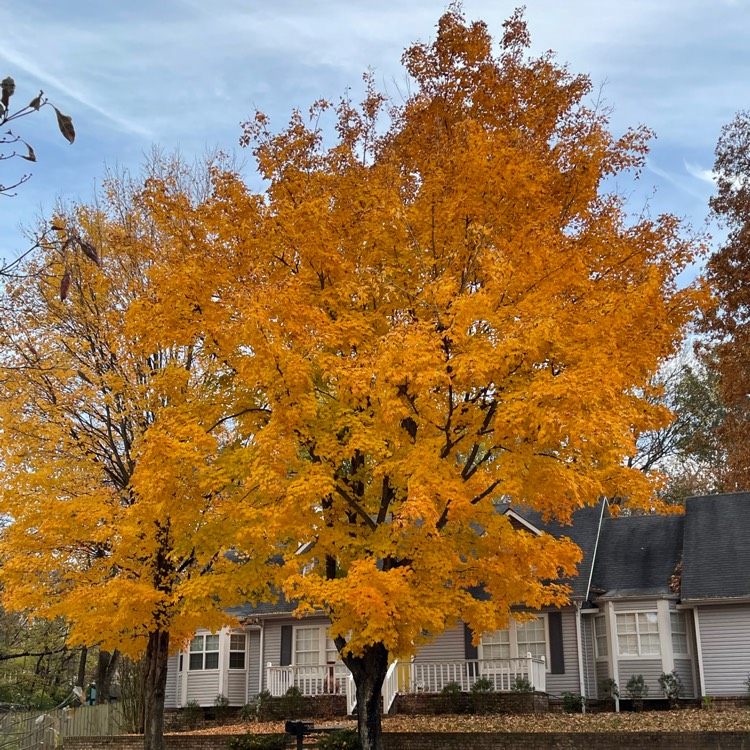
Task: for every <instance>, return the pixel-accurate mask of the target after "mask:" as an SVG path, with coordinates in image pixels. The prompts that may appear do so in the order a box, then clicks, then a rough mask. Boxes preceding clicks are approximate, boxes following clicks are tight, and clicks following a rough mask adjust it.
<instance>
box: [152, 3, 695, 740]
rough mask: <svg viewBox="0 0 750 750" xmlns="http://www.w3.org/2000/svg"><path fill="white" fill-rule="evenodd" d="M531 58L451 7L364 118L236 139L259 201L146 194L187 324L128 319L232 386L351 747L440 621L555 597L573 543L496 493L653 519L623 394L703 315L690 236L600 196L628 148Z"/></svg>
mask: <svg viewBox="0 0 750 750" xmlns="http://www.w3.org/2000/svg"><path fill="white" fill-rule="evenodd" d="M528 45H529V38H528V32H527V29H526V26H525V24H524V22H523V19H522V17H521V16H520V14H516V15H515V16H513V17H512V18H511V19H510V20H509V21H508V22H507V23H506V24H505V30H504V35H503V38H502V40H501V44H500V50H499V53H497V54H495V53H493V41H492V39H491V37H490V35H489V33H488V31H487V28H486V27H485V25H484V24H483V23H466V22H465V21H464V19H463V17H462V16H461V14H460V12H459V11H458V10H457V9H455V8H454V9H452V10H451V11H449V12H448V13H446V14H445V15H444V16H443V17H442V18H441V20H440V22H439V26H438V33H437V38H436V39H435V41H434V42H432V43H430V44H416V45H414V46H413V47H411V48H410V49H408V50H407V51H406V53H405V54H404V58H403V62H404V65H405V67H406V72H407V73H408V75H409V77H410V81H411V84H410V91H411V92H412V93H410V94H409V95H408V96H407V97H406V98H405V101H404V102H403V103H402V104H394V103H392V102H390V101H387V100H386V98H385V97H384V96H382V95H381V94H380V93H378V91H376V89H375V87H374V85H373V82H372V80H370V79H368V80H367V95H366V98H365V100H364V102H363V103H362V104H361V105H360V106H355V105H353V104H352V103H351V102H350V101H348V100H346V101H343V102H341V103H340V104H339V105H338V106H336V107H330V106H329V105H328V104H327V103H326V102H318V103H316V104H315V105H314V106H313V107H312V108H311V111H310V118H309V119H307V118H306V117H305V116H303V115H302V114H301V113H299V112H297V113H295V114H294V115H293V117H292V119H291V121H290V123H289V125H288V127H286V128H285V129H284V130H282V131H281V132H274V131H273V130H272V129H271V127H270V125H269V123H268V120H267V118H266V117H265V116H263V115H262V114H258V115H256V117H255V118H254V119H253V120H252V121H250V122H249V123H247V125H246V126H245V134H244V137H243V143H244V144H245V145H247V146H250V147H251V148H252V149H253V153H254V155H255V156H256V158H257V161H258V166H259V170H260V172H261V175H262V177H263V178H264V179H265V181H266V185H267V187H266V189H265V190H264V191H263V193H262V194H260V195H252V194H251V193H250V192H249V191H248V190H247V189H246V188H245V187H244V186H243V185H242V183H241V182H240V180H239V179H238V178H237V177H235V176H231V175H224V176H219V175H217V177H216V181H215V188H214V189H215V199H216V200H215V204H214V209H213V210H212V211H211V212H206V211H205V210H202V209H201V210H196V209H190V207H189V206H187V205H186V203H185V201H184V200H183V199H182V196H181V194H180V191H179V190H175V189H174V188H173V187H172V186H170V185H169V184H168V183H153V184H152V185H151V186H150V191H149V194H150V200H151V210H152V211H153V212H154V215H155V216H157V217H158V218H157V221H158V222H160V223H161V226H163V231H164V233H165V234H166V235H168V236H176V235H177V234H178V232H179V231H180V228H181V227H182V228H183V230H182V241H181V242H180V243H179V244H178V245H176V246H174V247H173V248H172V250H171V256H170V255H169V252H167V253H166V254H165V255H163V256H162V261H163V263H164V267H165V268H168V269H169V272H168V275H169V276H170V278H171V280H172V283H173V284H174V285H175V287H176V288H180V289H181V290H182V292H183V293H185V290H190V291H189V292H187V294H188V295H191V294H192V295H193V296H192V299H193V309H199V310H200V314H194V315H192V316H191V317H190V320H189V321H187V320H183V321H177V320H176V319H175V311H174V305H173V303H172V301H171V300H168V301H167V302H168V303H167V304H166V305H164V304H155V305H154V307H153V308H152V310H151V313H150V316H149V317H150V320H151V321H152V324H153V325H155V326H156V327H157V328H158V327H159V326H164V327H169V326H174V325H187V326H188V329H190V327H191V326H192V327H193V330H196V331H202V332H204V333H205V332H206V331H207V330H208V331H210V332H209V333H208V336H209V337H210V338H211V339H212V340H214V341H216V342H218V344H217V345H218V346H220V347H221V348H222V351H221V355H220V356H221V358H222V359H223V360H224V361H225V362H226V363H228V365H229V366H230V367H231V369H232V371H233V372H235V373H237V380H238V381H241V382H242V383H243V385H244V391H243V393H242V398H240V400H239V401H236V402H235V405H234V407H233V408H232V411H233V412H234V413H235V414H238V415H239V414H241V415H242V416H241V417H238V418H237V419H236V420H235V421H234V423H233V424H234V426H235V428H236V429H237V430H238V432H239V433H240V434H243V435H244V436H245V439H246V451H247V460H246V469H247V474H246V477H245V480H244V481H245V485H246V488H247V499H252V498H256V499H257V500H256V502H258V503H259V502H260V500H261V499H263V500H264V501H266V502H269V503H270V505H269V506H268V507H270V508H272V512H271V513H269V514H268V517H267V519H266V521H265V528H266V530H267V532H268V533H269V534H271V535H272V536H273V537H275V538H277V539H278V540H280V541H281V542H282V543H284V542H285V543H286V545H287V547H286V549H287V561H286V565H285V574H286V580H285V583H284V586H285V590H286V592H287V594H288V595H290V596H293V597H296V598H298V599H299V600H300V602H301V604H300V611H305V610H306V609H323V610H325V611H326V612H328V613H329V615H330V617H331V620H332V635H333V636H334V638H335V642H336V645H337V647H338V648H339V650H340V653H341V655H342V658H343V660H344V662H345V664H346V665H347V666H348V667H349V669H350V670H351V671H352V673H353V675H354V678H355V682H356V686H357V700H358V713H359V728H360V737H361V740H362V744H363V747H364V748H366V749H367V750H371V749H373V748H379V747H380V732H381V726H380V704H379V692H380V688H381V685H382V682H383V679H384V675H385V673H386V669H387V667H388V664H389V661H391V660H392V659H393V658H394V657H400V656H408V655H409V654H410V653H413V652H414V650H415V649H416V648H417V647H418V646H419V644H420V643H422V642H423V641H424V640H425V638H427V637H431V636H434V635H435V634H437V633H439V632H441V631H442V630H443V629H444V628H446V627H447V626H449V625H450V624H452V623H454V622H455V621H456V618H458V617H461V618H463V620H465V621H466V622H467V623H468V624H469V625H470V626H471V627H472V628H473V630H474V632H475V633H477V634H480V633H482V632H483V631H486V630H491V629H494V628H497V627H502V626H503V625H504V624H505V623H506V621H507V616H508V612H509V608H510V607H511V606H512V605H515V604H518V603H523V604H525V605H527V606H528V607H530V608H532V609H533V608H540V607H542V606H545V605H550V604H553V605H554V604H561V603H563V602H564V601H565V593H566V592H565V590H564V589H563V588H562V587H560V586H557V585H555V584H554V583H549V581H554V580H556V579H558V578H559V577H560V575H561V574H566V575H567V574H569V573H571V572H572V569H573V568H574V565H575V562H576V560H577V555H578V551H577V550H576V549H575V548H574V547H573V545H571V544H570V543H568V542H567V541H565V540H561V541H556V540H553V539H551V538H549V537H547V536H542V537H539V538H537V537H533V536H531V535H529V534H527V533H525V532H519V531H516V530H515V529H513V528H512V527H511V525H510V523H509V521H508V519H507V518H506V517H505V516H504V515H503V514H501V513H499V512H497V510H498V509H497V502H498V500H507V499H511V500H513V501H516V502H522V503H526V504H528V505H529V506H531V507H534V508H536V509H538V510H541V511H543V512H548V513H553V514H556V515H557V516H559V517H561V518H563V519H565V518H567V517H569V515H570V513H571V512H572V511H573V510H575V509H576V508H578V507H580V506H581V505H583V504H585V503H591V502H594V501H596V500H597V498H599V497H600V496H602V495H608V496H617V497H627V498H628V499H629V501H630V502H631V503H633V504H637V503H645V502H649V503H650V502H652V497H653V489H654V482H655V481H656V480H655V478H654V477H652V476H650V475H649V474H648V473H644V472H639V471H637V470H634V469H631V468H629V467H628V466H627V465H626V462H625V460H624V459H625V457H627V456H629V455H632V454H633V452H634V450H635V436H636V435H638V434H641V433H643V432H645V431H647V430H649V429H654V428H656V427H658V426H660V425H662V424H664V423H665V422H666V420H667V419H668V414H667V412H666V410H665V409H664V408H662V407H660V406H658V405H654V404H653V403H651V402H649V400H648V399H646V398H644V386H645V385H646V384H647V383H648V380H649V378H650V377H652V376H653V375H654V373H655V372H656V370H657V368H658V366H659V364H660V363H661V362H662V361H663V360H664V359H665V358H666V357H668V356H670V355H671V354H673V353H674V352H675V351H676V348H677V347H678V345H679V342H680V339H681V332H682V330H683V327H684V325H685V323H686V322H687V321H688V319H689V317H690V316H691V314H692V312H693V311H694V308H695V306H696V305H697V304H699V299H700V294H699V292H698V291H697V290H695V289H692V288H679V287H678V285H677V284H676V277H677V275H678V274H679V272H680V271H681V270H682V269H683V268H684V267H685V265H686V264H687V263H688V262H690V261H691V259H692V258H693V255H694V253H696V252H698V251H700V248H699V246H698V245H697V243H695V242H693V241H689V240H685V239H683V237H682V236H681V232H680V225H679V222H678V221H677V220H676V219H675V218H674V217H671V216H662V217H659V218H657V219H653V220H651V219H646V218H643V217H636V218H633V217H630V216H628V214H627V212H626V210H625V206H624V201H623V199H622V198H621V196H620V195H618V194H617V193H616V192H610V191H608V190H607V189H606V187H607V184H608V183H607V179H608V178H611V177H614V176H617V175H621V174H622V173H623V172H626V171H628V170H631V169H637V168H638V167H640V166H641V165H642V164H643V159H644V155H645V153H646V142H647V139H648V136H649V133H648V131H646V130H645V129H642V128H639V129H636V130H633V131H629V132H627V133H625V134H624V135H622V136H621V137H619V138H617V137H615V136H613V135H612V134H611V133H610V131H609V129H608V122H607V116H606V113H605V112H602V111H600V110H597V108H596V107H595V106H589V105H588V104H587V97H588V95H589V93H590V91H591V83H590V81H589V79H588V78H586V77H585V76H575V75H572V74H570V73H569V72H568V71H567V69H565V68H564V67H562V66H560V65H558V64H557V63H556V62H555V60H554V59H553V57H552V56H551V55H544V56H542V57H540V58H530V57H529V56H528V51H527V49H528ZM331 110H332V111H333V117H334V120H335V133H336V137H335V138H334V139H333V142H331V138H330V135H329V133H328V132H327V131H325V130H324V126H323V125H322V124H321V123H323V122H325V118H326V117H327V116H329V115H331ZM610 184H611V183H610ZM195 226H198V227H200V232H199V236H194V235H195V233H194V231H193V230H192V229H190V230H188V228H189V227H195ZM191 232H192V233H193V234H192V235H191ZM170 257H171V260H170ZM181 268H182V269H184V272H183V273H181V272H180V269H181ZM162 273H165V276H166V275H167V273H166V272H165V271H162ZM196 276H198V280H196ZM235 393H236V391H235ZM243 399H245V400H243ZM259 404H262V408H258V405H259ZM302 542H314V544H311V545H307V546H306V547H304V548H303V549H302V550H301V551H300V550H299V549H298V545H299V544H300V543H302ZM308 563H309V564H308ZM302 566H304V569H305V572H306V574H305V575H303V574H302V573H301V572H300V570H301V567H302ZM311 568H312V570H310V569H311ZM479 586H482V587H483V588H484V590H485V592H486V593H487V594H489V597H488V598H486V599H482V600H479V599H478V598H477V597H475V596H474V595H473V592H475V591H476V587H479ZM427 634H429V635H427Z"/></svg>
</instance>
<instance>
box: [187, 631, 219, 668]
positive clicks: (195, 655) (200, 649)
mask: <svg viewBox="0 0 750 750" xmlns="http://www.w3.org/2000/svg"><path fill="white" fill-rule="evenodd" d="M218 668H219V636H218V635H196V636H195V638H193V640H192V641H190V666H189V669H190V670H191V671H194V670H196V669H218Z"/></svg>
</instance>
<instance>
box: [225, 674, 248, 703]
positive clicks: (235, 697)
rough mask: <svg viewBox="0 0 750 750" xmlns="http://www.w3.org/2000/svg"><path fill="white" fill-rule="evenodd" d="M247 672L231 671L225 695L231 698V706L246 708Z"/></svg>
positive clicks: (226, 680)
mask: <svg viewBox="0 0 750 750" xmlns="http://www.w3.org/2000/svg"><path fill="white" fill-rule="evenodd" d="M246 690H247V671H246V670H244V669H231V670H229V673H228V674H227V676H226V678H225V682H224V695H225V696H226V697H227V698H229V705H230V706H244V705H245V703H246V696H245V691H246Z"/></svg>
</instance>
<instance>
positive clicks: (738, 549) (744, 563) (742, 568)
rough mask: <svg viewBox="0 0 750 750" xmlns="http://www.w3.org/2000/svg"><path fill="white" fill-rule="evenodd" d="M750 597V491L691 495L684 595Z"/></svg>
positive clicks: (693, 597)
mask: <svg viewBox="0 0 750 750" xmlns="http://www.w3.org/2000/svg"><path fill="white" fill-rule="evenodd" d="M745 597H750V493H746V492H738V493H735V494H728V495H708V496H704V497H690V498H688V500H687V502H686V512H685V548H684V559H683V568H682V598H683V600H686V601H694V600H700V599H736V598H745Z"/></svg>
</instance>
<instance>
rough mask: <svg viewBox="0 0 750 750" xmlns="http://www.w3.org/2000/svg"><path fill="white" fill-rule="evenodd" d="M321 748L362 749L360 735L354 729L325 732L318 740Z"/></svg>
mask: <svg viewBox="0 0 750 750" xmlns="http://www.w3.org/2000/svg"><path fill="white" fill-rule="evenodd" d="M318 747H319V748H320V750H361V748H362V745H361V744H360V741H359V735H358V734H357V732H356V731H355V730H354V729H342V730H341V731H339V732H331V733H330V734H323V735H321V736H320V739H319V740H318Z"/></svg>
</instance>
